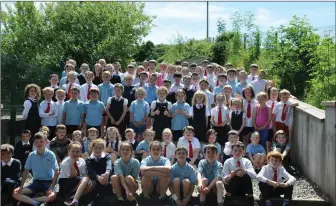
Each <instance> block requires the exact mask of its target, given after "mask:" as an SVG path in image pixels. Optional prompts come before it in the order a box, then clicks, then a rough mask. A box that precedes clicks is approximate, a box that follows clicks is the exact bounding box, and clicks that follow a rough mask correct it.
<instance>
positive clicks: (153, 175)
mask: <svg viewBox="0 0 336 206" xmlns="http://www.w3.org/2000/svg"><path fill="white" fill-rule="evenodd" d="M149 150H150V155H149V156H148V157H147V158H145V159H143V160H142V161H141V166H140V172H141V174H142V179H141V188H142V191H143V195H144V198H145V200H146V201H148V200H149V199H150V197H149V196H150V195H151V191H153V190H154V188H155V189H156V191H157V193H159V195H160V196H159V200H160V202H163V201H164V198H165V196H166V192H167V189H168V186H169V174H170V170H171V165H170V161H169V160H168V159H167V158H165V157H162V156H161V150H162V148H161V145H160V142H158V141H153V142H152V143H151V144H150V146H149Z"/></svg>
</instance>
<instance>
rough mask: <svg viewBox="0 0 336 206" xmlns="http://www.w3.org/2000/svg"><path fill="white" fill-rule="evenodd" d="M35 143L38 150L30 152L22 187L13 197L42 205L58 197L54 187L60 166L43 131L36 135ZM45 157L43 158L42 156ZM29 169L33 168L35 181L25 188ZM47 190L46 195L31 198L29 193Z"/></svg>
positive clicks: (17, 189) (15, 191)
mask: <svg viewBox="0 0 336 206" xmlns="http://www.w3.org/2000/svg"><path fill="white" fill-rule="evenodd" d="M34 139H35V140H34V145H35V147H36V149H37V150H36V151H33V152H31V153H30V154H29V156H28V159H27V162H26V165H25V171H24V172H23V174H22V180H21V185H20V187H18V188H16V189H15V190H14V192H13V197H14V198H15V199H16V200H18V201H20V202H24V203H27V204H30V205H35V206H37V205H41V204H42V203H44V202H49V201H53V200H54V199H55V198H56V195H55V192H54V187H55V184H56V181H57V179H58V175H59V167H58V164H57V160H56V156H55V154H54V153H53V152H52V151H50V150H48V149H47V148H46V143H47V141H46V137H45V135H44V134H43V133H41V132H38V133H36V134H35V135H34ZM41 157H43V158H41ZM29 170H32V172H33V174H34V176H33V182H32V183H31V184H30V185H29V186H27V187H25V188H23V186H24V184H25V182H26V179H27V176H28V172H29ZM40 192H46V195H45V196H42V197H35V198H30V197H29V196H28V195H32V194H36V193H40Z"/></svg>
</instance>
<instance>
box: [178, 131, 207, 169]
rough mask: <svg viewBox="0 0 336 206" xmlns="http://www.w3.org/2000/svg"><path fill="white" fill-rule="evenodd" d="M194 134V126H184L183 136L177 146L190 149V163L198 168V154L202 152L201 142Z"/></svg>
mask: <svg viewBox="0 0 336 206" xmlns="http://www.w3.org/2000/svg"><path fill="white" fill-rule="evenodd" d="M194 135H195V133H194V128H193V127H192V126H186V127H184V129H183V136H182V137H180V138H179V140H178V142H177V147H184V148H186V149H187V150H188V157H189V158H190V161H189V164H190V165H192V166H193V167H194V168H196V166H197V165H198V161H199V159H198V155H199V154H200V152H201V144H200V142H199V140H198V139H197V138H196V137H194Z"/></svg>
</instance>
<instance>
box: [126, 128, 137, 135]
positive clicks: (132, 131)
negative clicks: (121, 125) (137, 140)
mask: <svg viewBox="0 0 336 206" xmlns="http://www.w3.org/2000/svg"><path fill="white" fill-rule="evenodd" d="M129 132H130V133H132V134H133V135H135V132H134V130H133V129H132V128H127V129H126V130H125V134H126V133H129Z"/></svg>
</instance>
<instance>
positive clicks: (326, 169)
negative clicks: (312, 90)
mask: <svg viewBox="0 0 336 206" xmlns="http://www.w3.org/2000/svg"><path fill="white" fill-rule="evenodd" d="M297 102H298V103H299V106H298V107H296V108H295V109H294V124H293V138H292V145H293V149H292V159H293V163H294V164H295V165H297V166H299V167H300V168H301V171H302V172H303V174H304V175H305V176H307V177H309V178H310V179H311V180H312V181H313V182H315V183H316V184H317V185H318V186H319V187H320V188H321V189H322V191H324V192H325V193H326V194H327V195H328V196H329V197H330V199H331V201H332V205H334V206H336V132H335V128H336V122H335V120H336V102H335V101H330V102H322V105H323V106H325V107H326V110H325V111H324V110H321V109H318V108H316V107H313V106H311V105H308V104H306V103H304V102H300V101H297Z"/></svg>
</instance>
